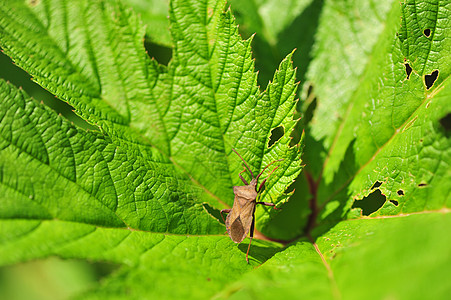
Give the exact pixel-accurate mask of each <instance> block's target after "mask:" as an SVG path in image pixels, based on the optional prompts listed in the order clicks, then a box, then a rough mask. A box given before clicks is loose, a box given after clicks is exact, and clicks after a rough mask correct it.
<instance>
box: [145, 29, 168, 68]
mask: <svg viewBox="0 0 451 300" xmlns="http://www.w3.org/2000/svg"><path fill="white" fill-rule="evenodd" d="M144 47H145V48H146V51H147V55H149V57H150V58H154V59H155V60H156V61H157V62H158V63H159V64H162V65H165V66H167V65H168V64H169V61H170V60H171V58H172V49H171V48H168V47H164V46H161V45H158V44H155V43H152V42H151V41H150V39H149V37H148V36H146V39H145V42H144Z"/></svg>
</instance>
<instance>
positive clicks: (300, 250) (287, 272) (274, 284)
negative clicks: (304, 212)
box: [218, 210, 451, 299]
mask: <svg viewBox="0 0 451 300" xmlns="http://www.w3.org/2000/svg"><path fill="white" fill-rule="evenodd" d="M444 213H445V214H437V213H434V214H420V215H411V216H406V217H397V218H380V219H377V218H374V219H361V220H352V221H345V222H341V223H338V224H337V225H335V226H332V227H331V228H320V230H326V231H327V232H326V233H324V234H322V235H321V236H319V237H318V238H317V239H316V242H315V243H314V244H313V245H312V244H311V243H310V242H307V241H301V242H298V243H296V244H295V245H293V246H291V247H288V248H287V249H286V250H285V251H283V252H281V253H278V254H276V255H275V256H274V257H273V258H271V259H270V260H268V261H267V262H266V263H265V264H264V266H262V267H260V268H259V269H258V270H256V271H255V272H252V273H248V274H246V275H244V277H243V278H242V280H240V281H239V282H237V283H235V284H234V285H231V286H230V287H229V288H228V289H226V291H224V292H223V293H222V294H221V295H220V297H218V298H219V299H222V298H230V299H255V298H258V299H274V297H292V298H299V299H301V298H318V299H362V298H365V299H385V298H389V297H390V298H396V299H425V298H429V297H432V298H434V299H445V298H446V297H447V295H448V294H449V292H450V291H451V288H450V286H449V284H447V283H444V282H443V278H446V276H447V273H448V271H447V270H448V269H449V267H451V260H450V254H451V251H450V248H449V245H450V243H451V239H450V238H449V235H448V234H446V233H447V230H446V228H449V226H450V225H451V217H450V216H451V215H450V214H449V210H448V211H444ZM431 253H434V254H435V255H431Z"/></svg>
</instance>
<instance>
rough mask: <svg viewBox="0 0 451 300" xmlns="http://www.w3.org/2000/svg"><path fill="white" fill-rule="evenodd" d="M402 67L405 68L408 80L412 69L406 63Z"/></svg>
mask: <svg viewBox="0 0 451 300" xmlns="http://www.w3.org/2000/svg"><path fill="white" fill-rule="evenodd" d="M404 66H405V67H406V74H407V79H409V78H410V74H411V73H412V67H411V66H410V65H409V64H408V63H405V64H404Z"/></svg>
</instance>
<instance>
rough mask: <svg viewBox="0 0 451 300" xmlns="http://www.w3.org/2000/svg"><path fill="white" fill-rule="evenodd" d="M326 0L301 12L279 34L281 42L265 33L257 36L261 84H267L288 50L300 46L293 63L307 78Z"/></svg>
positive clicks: (256, 43) (256, 46)
mask: <svg viewBox="0 0 451 300" xmlns="http://www.w3.org/2000/svg"><path fill="white" fill-rule="evenodd" d="M323 3H324V0H314V1H312V2H311V3H310V5H309V6H307V7H306V8H305V9H304V10H303V11H302V13H301V14H299V15H298V16H297V17H296V18H295V19H294V20H293V21H292V22H291V24H290V25H289V26H288V27H286V28H285V30H283V31H281V32H280V33H279V34H278V36H277V39H276V40H277V45H271V44H270V43H269V41H267V40H266V39H265V37H264V36H263V34H257V35H256V36H255V37H254V40H253V44H254V47H253V49H254V53H255V57H256V69H257V70H261V73H260V74H259V76H258V82H259V84H260V85H261V86H262V87H264V86H266V84H267V83H268V82H269V81H270V80H271V79H272V74H273V72H274V70H275V69H277V67H278V65H279V63H280V61H281V60H282V59H283V58H284V57H285V55H286V54H287V53H290V52H292V51H293V49H298V51H296V52H295V53H294V55H293V63H294V65H295V66H296V67H297V76H296V78H297V79H298V80H299V81H301V82H303V81H304V79H305V74H306V72H307V70H308V66H309V64H310V62H311V60H312V59H311V58H312V53H311V52H312V49H313V45H314V42H315V33H316V31H317V28H318V24H319V18H320V15H321V11H322V8H323Z"/></svg>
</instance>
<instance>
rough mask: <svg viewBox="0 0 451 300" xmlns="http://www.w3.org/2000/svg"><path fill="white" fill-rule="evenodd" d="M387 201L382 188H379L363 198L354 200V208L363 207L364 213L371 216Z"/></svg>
mask: <svg viewBox="0 0 451 300" xmlns="http://www.w3.org/2000/svg"><path fill="white" fill-rule="evenodd" d="M385 201H387V197H385V195H383V194H382V192H381V190H379V189H377V190H375V191H374V192H372V193H371V194H369V195H368V196H366V197H363V199H362V200H356V201H354V204H353V205H352V208H361V209H362V215H364V216H369V215H371V214H372V213H374V212H375V211H378V210H379V209H380V208H381V207H382V206H383V205H384V203H385Z"/></svg>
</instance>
